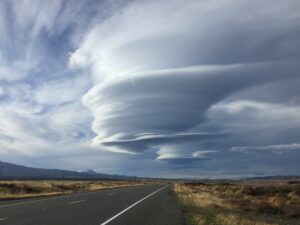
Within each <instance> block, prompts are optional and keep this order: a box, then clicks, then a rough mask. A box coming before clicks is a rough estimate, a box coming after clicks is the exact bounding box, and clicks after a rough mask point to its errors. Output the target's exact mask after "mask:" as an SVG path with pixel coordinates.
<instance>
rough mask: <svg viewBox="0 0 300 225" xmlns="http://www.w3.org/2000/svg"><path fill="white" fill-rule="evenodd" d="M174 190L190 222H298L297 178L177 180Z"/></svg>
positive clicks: (232, 224) (258, 224)
mask: <svg viewBox="0 0 300 225" xmlns="http://www.w3.org/2000/svg"><path fill="white" fill-rule="evenodd" d="M173 190H174V192H175V193H176V194H177V195H178V197H179V199H180V201H181V202H182V205H183V210H184V212H185V213H186V218H187V222H188V223H189V224H195V225H196V224H197V225H200V224H201V225H202V224H203V225H204V224H205V225H210V224H213V225H224V224H226V225H239V224H240V225H270V224H274V225H275V224H278V225H296V224H298V225H299V224H300V182H299V181H294V182H285V181H277V182H263V181H257V182H233V183H177V184H175V185H174V187H173Z"/></svg>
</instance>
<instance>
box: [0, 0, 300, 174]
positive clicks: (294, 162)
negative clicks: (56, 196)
mask: <svg viewBox="0 0 300 225" xmlns="http://www.w3.org/2000/svg"><path fill="white" fill-rule="evenodd" d="M299 11H300V2H299V1H298V0H286V1H282V0H251V1H250V0H245V1H240V0H213V1H210V0H199V1H194V0H172V1H165V0H151V1H146V0H102V1H97V0H84V1H82V0H78V1H77V0H49V1H43V0H0V161H6V162H12V163H17V164H22V165H26V166H33V167H42V168H59V169H68V170H84V169H95V170H97V171H99V172H103V173H118V174H126V175H136V176H148V177H170V178H175V177H184V178H225V177H226V178H227V177H230V178H237V177H251V176H269V175H300V174H299V171H300V163H299V161H300V88H299V87H300V73H299V71H300V14H299Z"/></svg>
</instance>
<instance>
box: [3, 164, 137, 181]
mask: <svg viewBox="0 0 300 225" xmlns="http://www.w3.org/2000/svg"><path fill="white" fill-rule="evenodd" d="M7 179H78V180H85V179H86V180H135V179H138V178H137V177H129V176H122V175H110V174H103V173H97V172H96V171H94V170H86V171H82V172H78V171H69V170H59V169H42V168H32V167H27V166H21V165H16V164H12V163H7V162H1V161H0V180H7Z"/></svg>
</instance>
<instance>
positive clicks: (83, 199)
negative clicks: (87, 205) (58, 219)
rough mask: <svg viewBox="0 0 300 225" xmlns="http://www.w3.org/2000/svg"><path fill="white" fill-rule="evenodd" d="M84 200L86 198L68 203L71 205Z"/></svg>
mask: <svg viewBox="0 0 300 225" xmlns="http://www.w3.org/2000/svg"><path fill="white" fill-rule="evenodd" d="M85 201H86V199H82V200H78V201H74V202H70V203H69V205H73V204H77V203H81V202H85Z"/></svg>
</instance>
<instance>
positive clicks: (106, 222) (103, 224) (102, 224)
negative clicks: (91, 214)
mask: <svg viewBox="0 0 300 225" xmlns="http://www.w3.org/2000/svg"><path fill="white" fill-rule="evenodd" d="M168 186H169V185H166V186H164V187H162V188H160V189H158V190H156V191H154V192H152V193H151V194H149V195H147V196H146V197H144V198H142V199H141V200H139V201H137V202H136V203H133V204H132V205H131V206H129V207H127V208H126V209H124V210H123V211H121V212H119V213H118V214H116V215H114V216H113V217H112V218H110V219H108V220H106V221H105V222H103V223H101V224H100V225H105V224H108V223H109V222H110V221H112V220H114V219H116V218H117V217H118V216H120V215H122V214H123V213H125V212H126V211H128V210H129V209H131V208H132V207H134V206H135V205H137V204H139V203H140V202H142V201H144V200H145V199H147V198H149V197H150V196H152V195H154V194H156V193H157V192H159V191H161V190H162V189H164V188H166V187H168Z"/></svg>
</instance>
